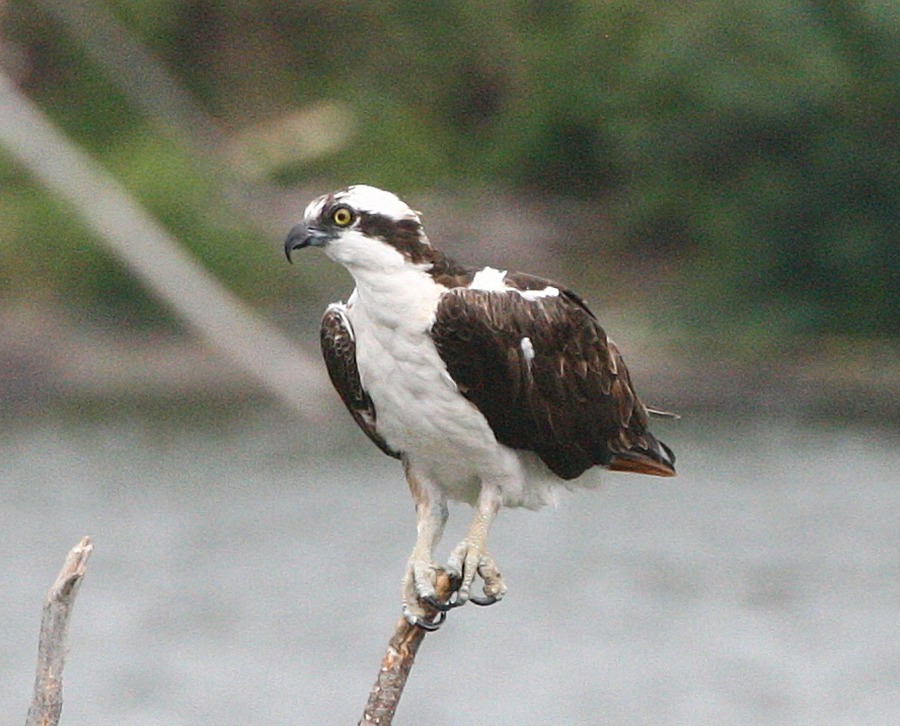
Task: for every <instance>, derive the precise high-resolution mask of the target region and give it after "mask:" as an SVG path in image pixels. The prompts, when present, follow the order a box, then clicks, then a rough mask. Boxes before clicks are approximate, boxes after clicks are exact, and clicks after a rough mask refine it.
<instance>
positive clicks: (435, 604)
mask: <svg viewBox="0 0 900 726" xmlns="http://www.w3.org/2000/svg"><path fill="white" fill-rule="evenodd" d="M420 599H421V600H422V602H424V603H425V604H426V605H428V606H429V607H432V608H434V609H435V610H438V611H439V612H442V613H446V612H447V611H448V610H453V608H458V607H460V606H462V605H465V603H463V602H460V601H459V600H458V599H457V598H456V597H455V593H454V597H453V598H452V599H450V600H447V602H440V601H439V600H437V598H435V597H433V596H431V595H427V596H426V597H423V598H420Z"/></svg>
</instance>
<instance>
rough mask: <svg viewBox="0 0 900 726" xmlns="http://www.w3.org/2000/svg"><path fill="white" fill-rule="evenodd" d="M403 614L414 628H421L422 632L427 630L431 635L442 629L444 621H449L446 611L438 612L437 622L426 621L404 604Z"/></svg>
mask: <svg viewBox="0 0 900 726" xmlns="http://www.w3.org/2000/svg"><path fill="white" fill-rule="evenodd" d="M401 612H402V613H403V619H404V620H406V622H407V623H409V624H410V625H412V626H414V627H417V628H421V629H422V630H426V631H428V632H429V633H433V632H434V631H435V630H438V629H440V627H441V626H442V625H443V624H444V621H445V620H446V619H447V613H446V612H445V611H441V612H438V615H437V618H436V619H435V620H432V621H428V620H425V619H424V618H422V617H421V616H419V615H416V614H415V613H414V612H413V611H412V610H411V609H410V607H409V605H407V604H406V603H403V607H402V608H401Z"/></svg>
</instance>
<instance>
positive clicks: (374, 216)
mask: <svg viewBox="0 0 900 726" xmlns="http://www.w3.org/2000/svg"><path fill="white" fill-rule="evenodd" d="M306 247H320V248H321V249H322V250H323V251H324V252H325V254H326V255H327V256H328V257H329V258H330V259H331V260H333V261H335V262H337V263H339V264H341V265H343V266H344V267H345V268H346V269H347V271H348V272H349V273H350V274H351V275H352V277H353V279H354V281H355V283H356V289H354V290H353V292H352V294H351V295H350V297H349V298H348V300H347V302H346V304H343V303H333V304H331V305H329V306H328V308H327V310H326V312H325V315H324V318H323V320H322V328H321V345H322V353H323V355H324V358H325V364H326V367H327V368H328V373H329V375H330V377H331V380H332V382H333V383H334V386H335V388H336V389H337V391H338V393H339V394H340V396H341V398H342V399H343V402H344V404H345V405H346V406H347V408H348V409H349V411H350V414H351V415H352V416H353V418H354V420H355V421H356V423H357V424H358V425H359V427H360V428H361V429H362V430H363V431H364V432H365V434H366V435H367V436H368V437H369V439H371V440H372V442H373V443H375V445H376V446H378V448H380V449H381V450H382V451H383V452H384V453H385V454H387V455H388V456H392V457H395V458H397V459H399V460H400V461H401V462H402V464H403V471H404V472H405V475H406V480H407V482H408V484H409V488H410V491H411V492H412V496H413V499H414V500H415V506H416V518H417V521H416V526H417V531H418V536H417V539H416V544H415V547H414V549H413V551H412V554H411V556H410V558H409V561H408V564H407V567H406V573H405V575H404V578H403V608H402V610H403V614H404V616H405V618H406V620H407V621H408V622H409V623H410V624H413V625H418V626H419V627H422V628H424V629H426V630H433V629H436V628H437V627H438V626H439V625H440V623H442V622H443V619H444V615H445V612H441V613H440V614H439V615H438V617H437V618H435V619H434V620H432V619H430V618H429V617H428V616H426V614H425V613H426V611H425V609H424V607H423V605H422V603H423V602H425V603H428V604H430V605H431V606H432V607H437V605H438V603H437V602H436V600H435V580H436V574H437V572H438V570H439V569H440V568H439V567H438V565H437V564H436V563H435V560H434V554H433V552H434V548H435V546H436V545H437V543H438V541H439V540H440V538H441V535H442V533H443V530H444V525H445V523H446V521H447V514H448V511H447V501H448V500H455V501H461V502H466V503H468V504H471V505H472V506H473V507H474V510H475V517H474V520H473V521H472V524H471V527H470V528H469V530H468V533H467V534H466V536H465V538H464V539H463V541H462V542H460V543H459V545H457V546H456V547H455V549H453V551H452V554H451V556H450V559H449V561H448V563H447V565H446V567H445V568H444V569H445V570H446V571H447V572H448V574H451V576H454V577H456V578H457V582H458V590H457V591H456V593H455V594H454V596H453V598H452V602H451V603H450V604H449V605H448V604H443V606H442V607H441V608H440V609H441V610H443V611H445V610H446V609H447V608H449V607H456V606H459V605H462V604H464V603H465V602H467V601H469V600H471V601H472V602H474V603H477V604H479V605H488V604H492V603H494V602H496V601H498V600H500V598H502V597H503V595H504V593H505V592H506V585H505V584H504V581H503V578H502V577H501V575H500V571H499V570H498V568H497V565H496V563H495V562H494V559H493V557H491V555H490V553H489V552H488V548H487V539H488V530H489V528H490V526H491V523H492V521H493V520H494V518H495V516H496V515H497V512H498V511H499V510H500V508H501V507H528V508H532V509H536V508H538V507H540V506H541V505H543V504H545V503H547V502H549V501H552V500H553V499H554V495H555V492H556V491H557V490H558V489H559V488H560V487H567V488H572V487H575V486H579V485H582V486H584V485H585V484H586V483H582V482H579V481H578V477H579V476H581V474H583V473H584V472H585V471H587V470H588V469H590V468H591V467H593V466H600V467H604V468H606V469H611V470H613V471H624V472H633V473H638V474H651V475H655V476H673V475H674V474H675V469H674V462H675V456H674V455H673V453H672V451H671V450H670V449H669V448H668V447H667V446H666V445H665V444H663V443H662V442H661V441H659V440H658V439H657V438H656V437H655V436H653V434H651V433H650V431H649V430H648V428H647V425H648V409H647V408H646V407H645V406H644V405H643V404H642V403H641V401H640V400H639V399H638V397H637V395H636V394H635V392H634V388H633V387H632V384H631V380H630V378H629V375H628V370H627V368H626V367H625V363H624V361H623V360H622V355H621V354H620V353H619V350H618V348H617V347H616V346H615V345H614V344H613V342H612V341H611V340H610V339H609V338H608V337H607V336H606V333H605V332H604V331H603V329H602V328H601V327H600V324H599V323H598V322H597V319H596V318H595V317H594V314H593V313H592V312H591V311H590V309H589V308H588V306H587V304H586V303H585V302H584V301H583V300H582V299H581V298H580V297H579V296H578V295H576V294H575V293H574V292H572V291H571V290H569V289H567V288H565V287H563V286H561V285H558V284H556V283H554V282H550V281H548V280H544V279H541V278H539V277H534V276H532V275H526V274H522V273H512V272H505V271H502V270H497V269H493V268H491V267H485V268H482V269H476V268H471V267H465V266H463V265H460V264H458V263H456V262H455V261H453V260H452V259H451V258H449V257H448V256H447V255H445V254H444V253H443V252H441V251H440V250H438V249H437V248H436V247H434V246H433V245H432V244H431V243H430V242H429V240H428V237H427V236H426V235H425V230H424V228H423V227H422V222H421V219H420V218H419V213H417V212H415V211H413V210H412V209H410V207H408V206H407V205H406V204H405V203H404V202H402V201H401V200H400V199H399V198H398V197H397V196H395V195H394V194H392V193H390V192H386V191H382V190H380V189H376V188H374V187H371V186H365V185H356V186H351V187H348V188H346V189H343V190H341V191H337V192H333V193H331V194H325V195H324V196H321V197H319V198H318V199H316V200H314V201H313V202H312V203H310V204H309V206H308V207H307V208H306V211H305V213H304V218H303V220H302V221H301V222H300V223H299V224H297V225H296V226H294V227H293V228H292V229H291V230H290V233H289V234H288V236H287V239H286V240H285V245H284V249H285V253H286V254H287V257H288V260H290V259H291V253H292V252H293V251H294V250H297V249H301V248H306ZM650 412H651V413H652V410H651V411H650ZM476 577H480V578H481V580H482V582H483V588H482V589H483V592H484V595H483V596H481V595H477V594H473V593H472V588H473V583H474V581H475V578H476Z"/></svg>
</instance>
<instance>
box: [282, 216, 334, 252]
mask: <svg viewBox="0 0 900 726" xmlns="http://www.w3.org/2000/svg"><path fill="white" fill-rule="evenodd" d="M326 237H327V235H326V233H325V232H323V231H322V230H321V229H319V228H318V227H313V226H312V225H311V224H309V223H308V222H300V224H296V225H294V226H293V227H292V228H291V231H290V232H288V236H287V239H286V240H285V241H284V254H285V256H286V257H287V259H288V262H292V260H291V252H293V251H294V250H300V249H303V248H304V247H321V246H322V245H324V244H325V242H326Z"/></svg>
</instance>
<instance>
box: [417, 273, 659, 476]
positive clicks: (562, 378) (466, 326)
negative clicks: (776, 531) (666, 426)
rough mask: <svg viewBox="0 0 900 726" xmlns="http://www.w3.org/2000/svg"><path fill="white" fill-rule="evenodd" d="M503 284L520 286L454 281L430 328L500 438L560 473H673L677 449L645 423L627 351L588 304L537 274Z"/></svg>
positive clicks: (456, 375) (447, 361) (455, 374)
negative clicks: (465, 284) (624, 356)
mask: <svg viewBox="0 0 900 726" xmlns="http://www.w3.org/2000/svg"><path fill="white" fill-rule="evenodd" d="M507 284H511V285H517V286H518V287H520V288H521V289H519V290H515V289H510V290H476V289H470V288H464V287H457V288H453V289H451V290H450V291H448V292H447V293H445V294H444V295H443V296H442V298H441V300H440V302H439V304H438V308H437V312H436V317H435V322H434V325H433V327H432V331H431V332H432V338H433V340H434V342H435V345H436V346H437V349H438V352H439V353H440V355H441V358H442V359H443V360H444V362H445V364H446V365H447V371H448V372H449V374H450V376H451V377H452V378H453V380H454V381H455V382H456V384H457V386H458V387H459V390H460V392H461V393H462V394H463V395H464V396H465V397H466V398H467V399H468V400H469V401H471V402H472V403H473V404H474V405H475V406H476V407H477V408H478V409H479V410H480V411H481V412H482V413H483V414H484V416H485V417H486V418H487V420H488V422H489V423H490V425H491V427H492V428H493V430H494V432H495V434H496V436H497V440H498V441H500V443H502V444H505V445H506V446H510V447H512V448H514V449H524V450H529V451H533V452H535V453H536V454H537V455H538V456H540V458H541V459H542V460H543V461H544V463H545V464H546V465H547V466H548V467H549V468H550V470H551V471H553V472H554V473H555V474H556V475H557V476H559V477H561V478H563V479H574V478H575V477H577V476H579V475H581V474H582V473H583V472H584V471H585V470H586V469H588V468H590V467H591V466H594V465H601V466H605V467H607V468H609V469H613V470H619V471H631V472H636V473H641V474H652V475H656V476H673V475H674V474H675V469H674V461H675V457H674V455H673V454H672V452H671V450H669V448H668V447H667V446H666V445H665V444H663V443H662V442H660V441H658V440H657V439H656V437H654V436H653V435H652V434H651V433H650V432H649V431H648V430H647V410H646V408H645V407H644V406H643V404H642V403H641V402H640V400H639V399H638V397H637V395H636V394H635V392H634V389H633V388H632V385H631V380H630V378H629V375H628V370H627V368H626V367H625V363H624V361H623V360H622V356H621V354H620V353H619V351H618V349H617V348H616V346H615V345H614V344H613V343H612V342H611V341H610V340H609V339H608V338H607V336H606V333H605V332H604V331H603V329H602V328H601V327H600V325H599V324H598V322H597V320H596V318H594V316H593V314H592V313H591V312H590V310H589V309H588V308H587V306H586V305H585V303H584V302H583V301H582V300H581V299H580V298H579V297H578V296H577V295H575V294H574V293H572V292H570V291H567V290H563V289H560V288H556V287H553V286H552V285H551V283H549V282H547V281H544V280H540V279H538V278H533V277H529V276H521V275H520V276H513V275H510V276H509V277H508V278H507ZM542 291H544V292H543V293H542Z"/></svg>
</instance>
